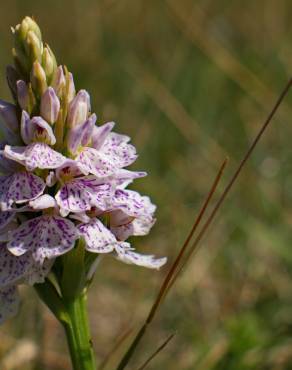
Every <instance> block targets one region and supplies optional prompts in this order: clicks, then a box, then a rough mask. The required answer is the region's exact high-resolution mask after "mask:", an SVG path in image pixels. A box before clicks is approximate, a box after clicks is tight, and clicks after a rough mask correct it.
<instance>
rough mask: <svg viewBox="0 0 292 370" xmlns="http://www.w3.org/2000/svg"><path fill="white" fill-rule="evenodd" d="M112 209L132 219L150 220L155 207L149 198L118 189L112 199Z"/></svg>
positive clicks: (134, 192)
mask: <svg viewBox="0 0 292 370" xmlns="http://www.w3.org/2000/svg"><path fill="white" fill-rule="evenodd" d="M113 209H118V210H121V211H122V212H124V213H125V214H126V215H128V216H132V217H141V216H144V217H146V218H151V217H152V215H153V213H154V212H155V209H156V207H155V205H154V204H152V203H151V201H150V199H149V197H146V196H141V195H140V194H139V193H137V192H136V191H133V190H122V189H118V190H116V192H115V195H114V198H113Z"/></svg>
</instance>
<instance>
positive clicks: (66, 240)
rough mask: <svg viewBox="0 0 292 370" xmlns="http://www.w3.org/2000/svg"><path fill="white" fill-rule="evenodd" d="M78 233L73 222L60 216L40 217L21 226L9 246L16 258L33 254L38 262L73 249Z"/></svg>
mask: <svg viewBox="0 0 292 370" xmlns="http://www.w3.org/2000/svg"><path fill="white" fill-rule="evenodd" d="M78 236H79V235H78V232H77V229H76V228H75V226H74V224H73V222H71V221H69V220H66V219H64V218H62V217H59V216H49V215H48V216H47V215H46V216H40V217H37V218H34V219H32V220H28V221H26V222H24V223H23V224H21V225H20V226H19V227H18V228H17V229H16V230H15V231H12V232H11V234H10V241H9V242H8V244H7V248H8V249H9V251H10V252H11V253H12V254H14V255H15V256H21V255H23V254H25V253H27V252H29V251H30V252H31V254H32V257H33V259H34V260H35V261H36V262H39V263H43V262H44V260H45V258H49V259H51V258H55V257H58V256H60V255H62V254H64V253H66V252H68V251H69V250H70V249H72V248H73V246H74V242H75V240H76V239H77V238H78Z"/></svg>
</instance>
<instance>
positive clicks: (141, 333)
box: [117, 78, 292, 370]
mask: <svg viewBox="0 0 292 370" xmlns="http://www.w3.org/2000/svg"><path fill="white" fill-rule="evenodd" d="M291 85H292V78H291V79H290V80H289V81H288V83H287V84H286V86H285V87H284V89H283V91H282V92H281V94H280V95H279V98H278V99H277V101H276V103H275V105H274V106H273V108H272V110H271V112H270V114H269V115H268V117H267V119H266V120H265V121H264V123H263V125H262V127H261V129H260V130H259V132H258V134H257V136H256V137H255V139H254V140H253V142H252V144H251V145H250V146H249V148H248V149H247V151H246V153H245V154H244V156H243V159H242V160H241V162H240V163H239V165H238V167H237V169H236V170H235V172H234V174H233V176H232V177H231V179H230V181H229V182H228V184H227V185H226V187H225V189H224V191H223V193H222V195H221V197H220V198H219V200H218V201H217V203H216V204H215V206H214V208H213V211H212V212H211V214H210V216H209V217H208V219H207V221H206V222H205V224H204V225H203V227H202V229H201V231H200V233H199V235H198V236H197V238H196V240H195V242H194V243H193V246H192V249H194V250H195V249H196V247H197V245H198V243H199V242H200V240H201V239H202V237H203V236H204V235H205V233H206V231H207V229H208V227H209V226H210V224H211V222H212V221H213V219H214V217H215V216H216V214H217V212H218V210H219V208H220V207H221V205H222V204H223V202H224V200H225V198H226V196H227V195H228V193H229V192H230V190H231V188H232V186H233V184H234V182H235V181H236V179H237V178H238V176H239V174H240V172H241V171H242V169H243V167H244V165H245V163H246V162H247V160H248V159H249V157H250V156H251V154H252V152H253V150H254V148H255V147H256V145H257V143H258V141H259V140H260V138H261V137H262V135H263V133H264V132H265V130H266V129H267V127H268V126H269V123H270V122H271V120H272V118H273V117H274V115H275V113H276V111H277V110H278V108H279V106H280V105H281V103H282V101H283V99H284V97H285V96H286V95H287V93H288V91H289V90H290V88H291ZM219 173H220V172H219ZM179 254H180V255H181V251H180V253H179ZM176 261H177V259H176V260H175V262H174V264H176ZM179 261H180V260H179ZM178 263H179V262H178ZM178 263H177V265H178ZM174 264H173V265H174ZM173 265H172V267H171V269H170V270H172V271H173V272H172V274H171V276H170V278H169V273H168V274H167V276H166V278H165V280H164V281H163V284H162V287H161V289H160V291H159V293H158V296H157V298H156V300H155V302H154V304H153V306H152V307H151V309H150V312H149V315H148V317H147V319H146V321H145V323H144V324H143V325H142V327H141V329H140V330H139V332H138V333H137V335H136V337H135V338H134V340H133V342H132V344H131V346H130V348H129V349H128V351H127V352H126V354H125V355H124V357H123V358H122V360H121V362H120V364H119V365H118V367H117V370H123V369H125V367H126V366H127V364H128V362H129V361H130V359H131V357H132V355H133V354H134V352H135V349H136V347H137V345H138V344H139V342H140V340H141V339H142V337H143V336H144V334H145V332H146V330H147V326H148V325H149V324H150V322H151V321H152V320H153V317H154V315H155V313H156V311H157V308H158V307H159V304H160V302H161V300H162V298H163V296H164V293H165V291H166V290H167V286H168V283H169V281H170V280H171V278H172V276H173V274H174V272H175V270H176V268H174V269H173ZM166 280H167V283H165V281H166ZM157 302H158V303H157Z"/></svg>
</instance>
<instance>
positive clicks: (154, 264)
mask: <svg viewBox="0 0 292 370" xmlns="http://www.w3.org/2000/svg"><path fill="white" fill-rule="evenodd" d="M78 230H79V232H80V235H81V236H82V237H83V238H84V240H85V248H86V250H87V251H89V252H92V253H112V254H113V255H114V256H115V257H116V258H117V259H119V260H120V261H122V262H125V263H129V264H134V265H138V266H144V267H148V268H152V269H159V268H160V267H161V266H162V265H164V264H165V262H166V259H165V258H154V256H152V255H143V254H140V253H137V252H134V249H133V248H131V246H130V244H129V243H126V242H119V241H117V239H116V238H115V236H114V235H113V234H112V233H111V232H110V231H109V230H108V229H107V228H106V227H105V226H104V225H103V223H102V222H101V221H100V220H98V219H92V220H91V221H90V222H89V223H85V224H80V225H79V226H78Z"/></svg>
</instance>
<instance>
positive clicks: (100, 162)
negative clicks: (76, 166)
mask: <svg viewBox="0 0 292 370" xmlns="http://www.w3.org/2000/svg"><path fill="white" fill-rule="evenodd" d="M76 161H77V162H79V163H80V164H81V166H82V168H83V170H84V171H86V172H85V173H86V174H89V173H91V174H93V175H95V176H97V177H106V176H110V175H112V174H113V173H114V172H115V170H116V166H115V165H114V163H113V161H112V158H111V157H109V156H107V155H105V154H103V153H101V152H100V151H98V150H96V149H94V148H87V147H85V148H83V150H82V152H81V153H80V154H79V155H78V156H77V157H76Z"/></svg>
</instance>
